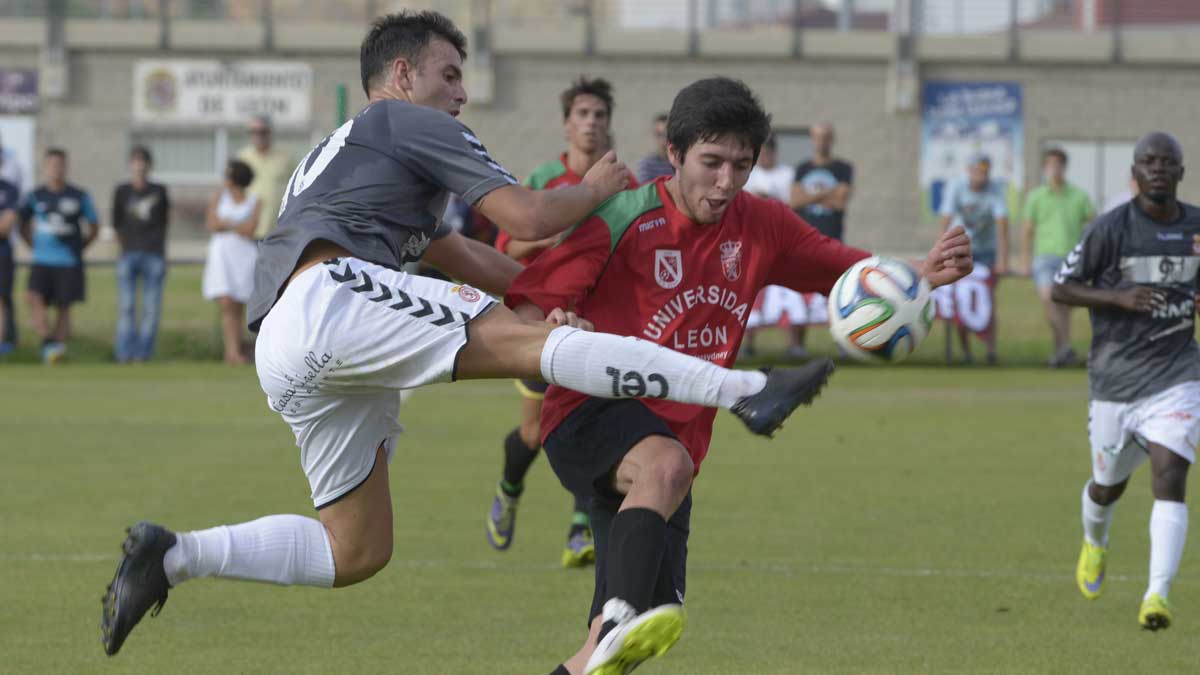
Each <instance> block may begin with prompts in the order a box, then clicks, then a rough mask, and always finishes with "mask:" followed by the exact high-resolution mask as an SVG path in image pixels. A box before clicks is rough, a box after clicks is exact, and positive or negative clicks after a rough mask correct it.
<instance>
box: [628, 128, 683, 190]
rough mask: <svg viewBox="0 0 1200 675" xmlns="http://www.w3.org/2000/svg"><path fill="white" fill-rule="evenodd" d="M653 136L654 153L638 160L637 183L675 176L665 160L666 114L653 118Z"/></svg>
mask: <svg viewBox="0 0 1200 675" xmlns="http://www.w3.org/2000/svg"><path fill="white" fill-rule="evenodd" d="M651 131H652V134H653V136H654V152H652V153H650V154H649V155H646V156H645V157H643V158H641V159H640V160H638V163H637V170H636V171H635V172H634V173H635V174H636V175H637V180H638V182H639V183H643V184H644V183H649V182H650V181H652V180H654V179H655V178H658V177H659V176H673V175H675V167H673V166H671V160H669V159H667V114H666V113H659V114H657V115H655V116H654V125H653V127H651Z"/></svg>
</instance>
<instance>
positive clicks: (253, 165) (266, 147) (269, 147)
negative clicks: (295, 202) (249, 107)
mask: <svg viewBox="0 0 1200 675" xmlns="http://www.w3.org/2000/svg"><path fill="white" fill-rule="evenodd" d="M248 130H249V132H250V145H248V146H246V147H244V148H242V149H241V150H240V151H238V155H237V158H238V159H240V160H241V161H243V162H245V163H246V165H247V166H249V167H250V170H251V171H252V172H253V173H254V182H253V183H251V184H250V188H249V190H250V194H252V195H254V196H255V197H257V198H258V201H259V203H260V204H262V205H263V208H262V209H261V210H260V211H259V216H258V224H257V225H255V227H254V238H255V239H262V238H263V237H265V236H267V234H268V233H269V232H270V231H271V230H273V229H275V219H276V218H277V217H278V216H279V203H280V201H281V200H282V199H283V191H284V189H285V188H286V187H287V182H288V179H289V178H291V175H292V170H293V169H295V168H296V162H295V161H294V160H293V158H292V156H291V155H289V154H288V153H286V152H284V151H282V150H280V149H278V148H276V147H275V146H274V145H273V139H272V135H273V132H272V129H271V118H269V117H267V116H265V115H258V116H256V117H254V119H252V120H250V126H249V127H248Z"/></svg>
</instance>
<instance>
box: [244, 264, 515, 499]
mask: <svg viewBox="0 0 1200 675" xmlns="http://www.w3.org/2000/svg"><path fill="white" fill-rule="evenodd" d="M494 304H495V301H494V300H493V299H492V298H490V297H488V296H487V295H485V294H484V293H482V292H480V291H477V290H475V289H474V288H471V287H469V286H462V285H455V284H450V283H447V282H444V281H439V280H437V279H430V278H428V277H419V276H414V275H411V274H407V273H405V272H398V271H395V270H391V269H388V268H386V267H381V266H379V265H375V264H372V263H368V262H364V261H362V260H358V259H356V258H341V259H337V260H328V261H325V262H324V263H323V264H319V265H314V266H313V267H311V268H309V269H307V270H305V271H304V272H303V273H302V274H300V276H298V277H296V278H295V279H293V280H292V282H291V283H290V284H288V287H287V289H285V290H284V292H283V295H282V296H281V297H280V298H279V301H278V302H277V303H276V304H275V306H274V308H272V309H271V312H270V313H269V314H267V316H266V318H265V319H264V320H263V322H262V326H261V327H260V329H259V334H258V342H257V343H256V345H255V366H256V368H257V370H258V379H259V383H260V384H261V385H262V388H263V391H264V392H266V394H267V404H268V405H269V406H271V409H272V410H274V411H275V412H277V413H279V414H280V415H282V416H283V419H284V421H286V422H287V423H288V424H289V425H291V427H292V432H293V433H295V435H296V445H297V446H299V448H300V463H301V465H302V466H303V467H304V473H305V475H307V476H308V482H309V484H310V486H311V487H312V500H313V504H314V505H316V507H317V508H321V507H323V506H328V505H329V504H331V503H333V502H334V501H336V500H337V499H338V498H339V497H342V496H343V495H345V494H346V493H348V492H350V491H351V490H353V489H354V488H356V487H358V486H359V485H360V484H361V483H362V482H363V481H364V480H366V479H367V476H368V475H369V474H370V473H371V468H372V467H373V466H374V464H375V450H376V448H378V447H379V446H380V445H381V444H382V445H384V447H385V449H386V451H387V457H388V459H389V460H390V459H391V457H392V453H393V452H394V450H395V436H396V434H397V433H398V432H399V431H400V429H401V428H400V424H399V422H398V421H397V419H396V415H397V413H398V411H399V408H400V392H401V390H404V389H410V388H413V387H420V386H422V385H426V384H431V383H434V382H448V381H451V380H453V379H454V370H455V366H456V364H457V361H458V355H459V352H461V351H462V349H463V347H465V346H466V344H467V329H466V326H467V323H468V322H469V321H471V320H472V319H474V318H475V317H478V316H479V315H481V314H483V313H484V312H486V311H487V310H488V309H490V308H491V307H492V306H493V305H494Z"/></svg>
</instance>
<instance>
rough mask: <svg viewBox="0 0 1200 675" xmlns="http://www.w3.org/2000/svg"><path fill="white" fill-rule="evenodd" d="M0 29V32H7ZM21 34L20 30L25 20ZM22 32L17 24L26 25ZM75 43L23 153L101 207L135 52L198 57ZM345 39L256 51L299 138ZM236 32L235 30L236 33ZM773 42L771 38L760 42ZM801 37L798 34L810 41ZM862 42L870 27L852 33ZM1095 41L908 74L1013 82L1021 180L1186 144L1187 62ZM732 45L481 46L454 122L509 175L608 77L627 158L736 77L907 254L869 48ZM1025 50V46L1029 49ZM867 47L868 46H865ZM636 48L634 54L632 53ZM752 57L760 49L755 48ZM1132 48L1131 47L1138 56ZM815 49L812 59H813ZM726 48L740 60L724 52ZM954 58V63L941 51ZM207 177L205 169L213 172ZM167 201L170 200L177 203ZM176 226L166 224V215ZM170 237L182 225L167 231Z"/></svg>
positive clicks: (1195, 102)
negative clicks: (1049, 148) (489, 73)
mask: <svg viewBox="0 0 1200 675" xmlns="http://www.w3.org/2000/svg"><path fill="white" fill-rule="evenodd" d="M7 28H8V29H10V30H8V31H7V33H6V28H5V26H3V25H0V35H4V34H8V33H12V34H16V33H17V32H19V31H16V30H15V29H14V27H13V26H8V27H7ZM25 30H26V31H29V30H31V28H30V27H26V29H25ZM26 35H28V33H27V32H26ZM87 35H88V37H87V39H86V40H83V39H82V38H81V41H82V42H87V43H88V44H89V45H90V46H88V47H86V48H76V49H72V50H70V51H69V53H68V58H69V73H70V93H69V95H68V96H67V97H66V98H65V99H63V100H55V101H49V100H44V101H43V103H42V109H41V112H40V114H39V120H38V149H39V152H40V150H41V149H43V148H45V147H46V146H48V145H62V146H64V147H66V148H68V149H69V150H70V151H71V153H72V158H73V161H72V167H73V178H74V180H75V181H76V182H78V183H80V184H81V185H84V186H85V187H87V188H89V189H91V190H92V191H93V193H94V194H95V196H96V197H97V201H98V202H99V206H101V207H102V208H103V209H104V210H105V212H107V209H108V201H109V197H110V194H111V190H112V187H113V185H114V183H115V182H116V181H117V180H118V179H119V178H120V177H121V176H122V175H123V170H124V154H125V152H126V150H127V147H128V138H129V132H130V125H131V123H132V122H131V96H132V82H131V77H132V72H133V64H134V62H135V61H136V60H138V59H144V58H154V57H166V58H189V57H205V56H207V57H210V58H211V56H212V52H211V51H208V50H201V49H197V48H194V47H193V48H188V49H176V50H172V51H171V52H169V53H161V52H158V51H156V50H155V49H154V48H151V47H135V48H130V47H125V48H122V47H120V45H119V44H118V42H111V43H105V42H103V41H102V40H99V38H97V37H95V36H94V35H92V34H87ZM349 35H350V34H349V33H346V35H345V36H342V37H343V38H344V39H339V40H337V41H336V43H337V44H336V45H331V44H330V43H324V44H322V45H321V46H320V47H314V48H312V49H308V50H303V51H302V50H301V48H300V44H299V41H291V40H286V41H285V40H281V42H282V43H286V44H287V45H289V46H290V47H289V49H288V50H285V51H280V52H277V53H274V54H272V55H271V56H270V58H280V57H284V58H293V57H294V58H299V59H303V60H305V61H306V62H308V63H309V64H311V65H312V67H313V71H314V75H315V83H314V101H313V132H314V133H318V132H319V133H324V132H326V131H328V130H329V129H330V128H331V127H332V125H333V118H334V106H335V102H334V98H333V91H334V87H335V85H336V84H337V83H345V84H346V85H347V87H348V90H349V92H350V101H349V104H350V109H351V110H352V111H353V110H356V109H357V108H359V107H360V106H361V105H362V104H363V95H362V93H361V92H360V91H359V90H358V63H357V58H356V51H355V50H354V49H353V47H352V45H351V40H350V37H349ZM240 37H244V36H239V39H240ZM776 37H778V36H776ZM810 37H813V36H810ZM858 39H860V40H862V41H863V44H867V43H870V44H875V43H876V42H878V36H875V37H874V38H872V37H870V36H860V37H859V38H858ZM1097 39H1098V40H1101V42H1098V43H1095V44H1093V43H1080V42H1078V41H1076V42H1072V43H1069V44H1067V43H1064V44H1063V45H1060V47H1059V48H1058V49H1057V50H1056V49H1052V48H1051V47H1052V46H1053V45H1047V44H1044V43H1043V44H1039V45H1036V49H1031V51H1036V54H1037V58H1036V61H1030V62H1022V63H1016V64H1013V63H1008V62H1006V61H1004V60H1000V59H991V60H990V61H988V60H985V61H979V60H978V59H975V58H970V57H968V56H965V55H963V54H964V52H961V51H955V50H956V49H957V50H962V49H967V47H965V46H963V45H955V44H951V43H943V44H940V45H935V46H932V47H929V48H928V49H927V50H926V51H927V52H928V54H927V57H926V60H925V61H924V62H923V63H922V65H921V67H920V72H921V75H922V76H923V77H926V78H930V79H946V80H1012V81H1017V82H1020V83H1021V84H1022V85H1023V88H1024V100H1025V125H1026V132H1027V135H1026V143H1025V148H1026V156H1025V175H1026V176H1027V181H1028V182H1034V181H1036V179H1037V176H1038V173H1039V171H1038V150H1039V148H1040V146H1041V143H1042V142H1043V141H1044V140H1045V139H1047V138H1051V137H1053V138H1079V139H1098V138H1111V139H1121V140H1128V139H1133V138H1136V137H1137V136H1139V135H1140V134H1142V133H1144V132H1145V131H1148V130H1151V129H1155V128H1162V129H1166V130H1169V131H1172V132H1174V133H1176V134H1177V135H1178V136H1179V137H1180V139H1181V141H1182V142H1183V144H1184V147H1185V148H1197V149H1200V119H1198V118H1197V116H1196V114H1195V112H1194V111H1195V110H1197V109H1200V70H1197V69H1196V68H1195V67H1194V66H1193V67H1187V66H1184V65H1176V64H1172V63H1171V62H1170V59H1168V58H1165V57H1164V58H1162V59H1158V60H1154V59H1148V60H1145V61H1144V62H1143V63H1139V64H1126V65H1113V64H1110V63H1105V62H1099V61H1098V58H1099V56H1100V55H1101V54H1102V53H1103V52H1104V50H1105V48H1106V47H1105V44H1106V43H1105V42H1103V40H1107V39H1108V38H1107V36H1097ZM735 42H736V41H728V40H726V41H713V42H711V46H712V49H713V51H714V52H717V53H719V56H717V54H713V55H711V56H708V57H701V58H699V59H687V58H684V57H682V56H679V55H672V52H676V51H677V50H676V49H675V47H676V45H674V44H672V45H670V46H668V47H664V48H663V49H661V50H659V51H658V53H654V54H637V53H620V54H615V53H610V54H608V55H606V56H599V57H595V58H590V59H589V58H585V57H584V56H583V55H581V54H579V53H553V54H551V53H529V52H525V51H522V48H521V44H520V43H519V42H516V41H506V40H503V39H499V37H498V39H497V44H498V45H503V46H504V49H503V51H500V50H498V53H497V54H495V56H494V57H493V63H494V68H495V71H494V74H495V95H494V100H493V101H492V102H491V103H488V104H482V105H468V108H467V109H466V113H465V115H464V121H465V122H466V123H467V124H468V125H470V126H472V127H473V128H474V130H475V131H476V132H477V134H478V135H479V136H480V137H481V138H483V139H484V141H485V142H486V143H487V144H488V145H489V148H490V150H491V151H492V154H493V155H494V156H495V157H497V158H498V159H499V160H500V161H502V162H503V163H505V164H506V165H508V166H509V168H510V169H511V170H513V171H514V172H516V173H518V174H523V173H525V172H527V171H528V170H529V169H531V168H532V167H533V166H534V165H536V164H537V163H539V162H541V161H544V160H545V159H547V158H551V157H554V156H556V155H557V153H559V152H560V151H561V150H562V147H563V140H562V132H561V113H560V111H559V109H558V102H557V98H558V93H559V92H560V91H561V90H562V89H563V88H564V87H565V86H566V85H567V83H568V82H569V81H570V80H571V79H573V78H575V77H578V76H579V75H580V74H581V73H586V74H589V75H603V76H605V77H607V78H609V79H610V80H611V81H612V82H613V83H614V85H615V87H616V91H617V108H616V112H615V124H614V132H615V139H616V142H617V148H618V151H619V153H620V154H621V156H622V157H623V158H624V159H626V160H628V161H630V162H633V161H635V160H636V159H637V158H638V157H639V156H641V155H642V154H644V153H645V152H646V151H647V150H648V149H649V145H650V139H649V132H648V120H649V119H650V118H651V117H652V116H653V114H655V113H656V112H659V111H663V110H666V109H667V108H668V107H669V106H670V103H671V99H672V97H673V96H674V94H675V92H676V91H677V90H678V89H679V88H680V87H682V86H683V85H686V84H687V83H689V82H691V81H693V80H695V79H697V78H701V77H705V76H708V75H713V74H722V75H729V76H734V77H739V78H742V79H745V80H746V81H747V82H748V83H749V84H750V85H751V86H752V87H753V88H754V89H755V90H756V91H757V92H758V93H759V94H760V96H761V97H762V99H763V101H764V102H765V104H766V105H767V107H768V108H769V110H770V111H771V112H772V114H773V115H774V118H775V122H776V124H777V125H778V126H781V127H804V126H807V125H809V124H811V123H813V122H816V121H820V120H831V121H833V122H834V123H835V124H836V125H837V127H838V131H839V139H838V144H837V148H836V152H837V154H839V155H841V156H843V157H845V158H847V159H849V160H850V161H852V162H854V164H855V165H856V168H857V184H856V192H855V195H854V197H853V199H852V201H851V205H850V209H849V216H848V223H847V232H848V237H849V240H850V241H851V242H852V243H855V244H860V245H864V246H870V247H873V248H878V249H880V250H888V251H896V252H914V251H917V250H919V249H920V248H921V247H922V246H924V245H925V243H926V242H927V241H928V240H929V239H930V237H931V236H932V233H931V232H929V231H928V230H929V228H928V227H924V226H921V225H920V224H919V216H920V199H919V195H918V190H917V182H916V181H917V163H918V157H919V149H920V148H919V145H920V138H919V123H920V120H919V115H918V114H917V113H908V114H894V113H891V112H889V111H888V110H887V106H886V92H887V81H888V73H889V68H890V65H889V62H888V61H887V59H886V58H882V54H881V53H878V52H879V50H878V49H876V51H875V52H872V53H870V54H868V55H867V56H866V57H864V56H863V55H862V54H858V55H857V56H853V57H849V56H841V55H839V53H838V50H837V49H835V48H834V46H833V43H830V44H828V45H824V46H822V44H823V43H822V42H821V41H820V39H815V38H813V39H809V40H808V41H807V44H808V45H809V48H810V52H809V58H806V59H803V60H791V59H789V58H787V57H786V55H784V54H781V53H780V52H781V51H782V49H783V46H782V41H781V40H774V41H772V42H771V43H770V44H769V45H764V47H768V46H769V50H765V49H764V50H760V51H759V52H755V51H754V50H752V49H748V50H742V51H739V50H738V49H737V48H736V44H735ZM1030 46H1031V47H1035V45H1030ZM876 47H878V45H876ZM644 48H646V49H649V48H648V47H644ZM219 51H220V56H221V57H222V58H230V59H235V58H263V54H262V53H261V52H256V51H253V50H248V49H245V48H234V47H233V46H231V45H223V46H221V48H220V50H219ZM763 51H770V54H767V55H764V54H763V53H762V52H763ZM1147 52H1148V50H1147V49H1142V50H1141V51H1140V52H1138V53H1140V54H1146V53H1147ZM818 53H820V54H823V55H822V56H820V57H819V58H818V57H817V56H816V54H818ZM738 54H741V55H740V56H739V55H738ZM956 54H958V56H956ZM37 63H38V47H37V46H36V42H35V41H34V40H32V39H27V40H26V41H25V42H24V43H17V42H12V41H10V42H0V65H3V66H16V67H36V66H37ZM214 179H215V177H214ZM207 191H208V188H207V187H204V188H196V187H192V188H179V189H178V190H177V196H178V197H179V198H180V199H182V200H183V201H187V200H202V199H203V197H204V196H205V195H206V194H207ZM1184 194H1185V196H1186V197H1188V198H1190V199H1192V200H1193V201H1200V180H1194V179H1193V180H1188V181H1185V185H1184ZM177 201H179V199H177ZM181 226H182V224H181ZM180 234H186V228H183V227H181V230H180Z"/></svg>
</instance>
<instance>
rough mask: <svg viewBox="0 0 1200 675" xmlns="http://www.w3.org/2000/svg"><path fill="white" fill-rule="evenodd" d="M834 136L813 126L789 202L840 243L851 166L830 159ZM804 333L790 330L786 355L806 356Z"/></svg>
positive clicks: (800, 328)
mask: <svg viewBox="0 0 1200 675" xmlns="http://www.w3.org/2000/svg"><path fill="white" fill-rule="evenodd" d="M834 136H835V134H834V129H833V125H832V124H830V123H828V122H822V123H821V124H814V125H813V126H812V128H811V129H809V139H810V140H811V141H812V146H813V156H812V158H811V159H807V160H805V161H804V162H801V163H800V165H799V166H797V167H796V171H795V173H794V177H793V181H792V188H791V195H790V200H789V201H790V202H791V207H792V209H793V210H794V211H795V212H796V214H797V215H799V216H800V217H801V218H803V219H804V220H806V221H807V222H808V224H809V225H812V226H813V227H815V228H817V231H818V232H820V233H821V234H823V235H825V236H826V237H832V238H834V239H837V240H838V241H842V237H843V234H844V232H845V229H846V228H845V223H846V205H847V204H849V202H850V194H851V193H852V192H853V190H854V165H853V164H851V163H850V162H847V161H846V160H843V159H838V158H836V157H834V156H833V142H834ZM807 333H808V330H807V329H806V328H805V327H804V326H794V327H793V328H792V344H791V346H790V347H788V355H789V356H792V357H794V358H803V357H805V356H807V351H806V349H805V346H804V345H805V342H806V340H807V337H808V335H807Z"/></svg>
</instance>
